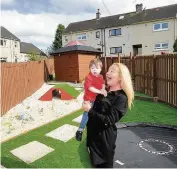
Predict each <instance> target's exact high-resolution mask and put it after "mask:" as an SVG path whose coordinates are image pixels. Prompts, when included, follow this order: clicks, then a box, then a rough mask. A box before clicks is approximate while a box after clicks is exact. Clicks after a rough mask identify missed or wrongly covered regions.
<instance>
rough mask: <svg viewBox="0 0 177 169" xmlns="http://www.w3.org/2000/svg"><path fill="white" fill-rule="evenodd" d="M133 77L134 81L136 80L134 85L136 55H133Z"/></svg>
mask: <svg viewBox="0 0 177 169" xmlns="http://www.w3.org/2000/svg"><path fill="white" fill-rule="evenodd" d="M131 60H132V64H131V65H132V79H133V82H134V85H135V57H134V56H133V57H132V59H131Z"/></svg>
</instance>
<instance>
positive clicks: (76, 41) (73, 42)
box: [65, 40, 87, 46]
mask: <svg viewBox="0 0 177 169" xmlns="http://www.w3.org/2000/svg"><path fill="white" fill-rule="evenodd" d="M74 45H84V46H87V44H86V43H84V42H81V41H78V40H74V41H71V42H69V43H68V44H66V45H65V46H74Z"/></svg>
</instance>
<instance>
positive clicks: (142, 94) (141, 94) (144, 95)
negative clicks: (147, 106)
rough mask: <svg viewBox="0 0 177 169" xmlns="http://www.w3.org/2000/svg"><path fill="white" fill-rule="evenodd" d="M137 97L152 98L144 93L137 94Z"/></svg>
mask: <svg viewBox="0 0 177 169" xmlns="http://www.w3.org/2000/svg"><path fill="white" fill-rule="evenodd" d="M135 96H143V97H151V96H149V95H147V94H144V93H141V92H136V93H135Z"/></svg>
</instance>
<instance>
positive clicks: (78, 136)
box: [76, 131, 83, 141]
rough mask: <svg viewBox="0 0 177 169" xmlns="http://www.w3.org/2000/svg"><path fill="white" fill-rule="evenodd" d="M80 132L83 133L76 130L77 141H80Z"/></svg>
mask: <svg viewBox="0 0 177 169" xmlns="http://www.w3.org/2000/svg"><path fill="white" fill-rule="evenodd" d="M82 134H83V132H82V131H77V132H76V140H77V141H82Z"/></svg>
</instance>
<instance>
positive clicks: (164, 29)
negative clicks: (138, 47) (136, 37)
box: [153, 22, 169, 32]
mask: <svg viewBox="0 0 177 169" xmlns="http://www.w3.org/2000/svg"><path fill="white" fill-rule="evenodd" d="M157 24H159V25H160V28H159V29H154V26H155V25H157ZM163 24H168V28H162V25H163ZM168 29H169V23H168V22H161V23H154V24H153V31H154V32H159V31H166V30H168Z"/></svg>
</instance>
